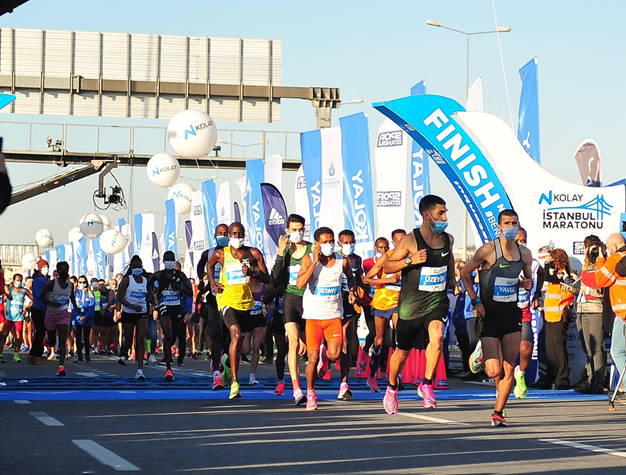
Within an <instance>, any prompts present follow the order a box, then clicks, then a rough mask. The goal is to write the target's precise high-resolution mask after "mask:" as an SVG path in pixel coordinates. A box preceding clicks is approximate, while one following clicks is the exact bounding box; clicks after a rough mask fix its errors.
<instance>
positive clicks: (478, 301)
mask: <svg viewBox="0 0 626 475" xmlns="http://www.w3.org/2000/svg"><path fill="white" fill-rule="evenodd" d="M470 302H471V303H472V307H475V306H476V304H479V303H480V297H476V298H475V299H472V300H471V301H470Z"/></svg>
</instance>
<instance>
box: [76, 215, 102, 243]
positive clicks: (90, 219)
mask: <svg viewBox="0 0 626 475" xmlns="http://www.w3.org/2000/svg"><path fill="white" fill-rule="evenodd" d="M78 227H79V229H80V232H81V233H83V236H85V237H88V238H95V237H98V236H100V234H102V231H103V230H104V224H103V223H102V219H101V218H100V215H97V214H96V213H89V214H86V215H85V216H83V218H82V219H81V220H80V223H79V224H78Z"/></svg>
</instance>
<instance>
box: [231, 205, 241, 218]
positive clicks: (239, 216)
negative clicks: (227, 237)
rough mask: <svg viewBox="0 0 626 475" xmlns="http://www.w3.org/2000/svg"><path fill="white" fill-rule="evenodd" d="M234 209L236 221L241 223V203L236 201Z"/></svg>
mask: <svg viewBox="0 0 626 475" xmlns="http://www.w3.org/2000/svg"><path fill="white" fill-rule="evenodd" d="M233 208H234V209H235V221H236V222H238V223H241V211H240V210H239V203H237V202H236V201H235V202H234V203H233Z"/></svg>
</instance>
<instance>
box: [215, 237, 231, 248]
mask: <svg viewBox="0 0 626 475" xmlns="http://www.w3.org/2000/svg"><path fill="white" fill-rule="evenodd" d="M215 240H216V241H217V245H218V246H219V247H226V246H228V241H229V239H228V236H215Z"/></svg>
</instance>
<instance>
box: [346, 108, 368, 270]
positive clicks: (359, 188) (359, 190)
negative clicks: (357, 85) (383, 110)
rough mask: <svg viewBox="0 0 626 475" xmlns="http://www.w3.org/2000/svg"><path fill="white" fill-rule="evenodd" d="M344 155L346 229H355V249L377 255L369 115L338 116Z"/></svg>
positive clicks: (361, 252) (362, 252) (362, 254)
mask: <svg viewBox="0 0 626 475" xmlns="http://www.w3.org/2000/svg"><path fill="white" fill-rule="evenodd" d="M339 124H340V126H341V142H342V143H341V153H342V156H343V175H344V181H343V183H344V193H343V199H344V201H343V211H344V216H345V223H346V228H348V229H351V230H352V231H354V235H355V238H356V245H355V249H356V251H357V254H359V255H360V256H362V257H366V258H367V257H372V256H373V255H374V240H375V237H374V199H373V195H372V167H371V160H370V146H369V134H368V129H367V116H366V115H365V114H364V113H362V112H361V113H358V114H353V115H349V116H347V117H342V118H341V119H339Z"/></svg>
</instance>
